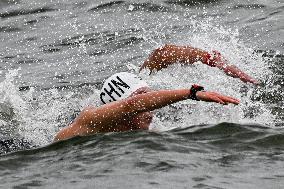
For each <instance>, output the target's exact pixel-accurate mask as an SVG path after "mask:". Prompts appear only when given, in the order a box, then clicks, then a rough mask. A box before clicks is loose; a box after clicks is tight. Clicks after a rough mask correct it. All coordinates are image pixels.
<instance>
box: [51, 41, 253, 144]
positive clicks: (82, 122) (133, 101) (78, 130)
mask: <svg viewBox="0 0 284 189" xmlns="http://www.w3.org/2000/svg"><path fill="white" fill-rule="evenodd" d="M196 61H201V62H202V63H204V64H207V65H209V66H212V67H217V68H219V69H221V70H223V71H224V72H225V73H226V74H228V75H229V76H232V77H236V78H239V79H241V80H242V81H243V82H249V83H253V84H258V81H257V80H255V79H253V78H252V77H250V76H249V75H247V74H245V73H244V72H243V71H241V70H240V69H238V68H237V67H236V66H232V65H229V64H228V63H227V61H226V60H225V59H224V58H223V57H222V56H221V55H220V53H218V52H216V51H215V52H213V53H211V54H210V53H208V52H206V51H203V50H200V49H197V48H193V47H189V46H175V45H165V46H164V47H161V48H158V49H156V50H154V51H153V53H152V54H151V55H150V56H149V58H148V59H146V61H145V62H144V64H143V65H142V66H141V69H140V70H142V69H144V68H148V69H149V70H150V71H151V73H152V72H153V71H154V70H157V71H159V70H161V69H162V68H166V67H167V66H168V65H171V64H174V63H177V62H179V63H182V64H193V63H194V62H196ZM98 98H99V99H100V103H101V105H100V106H99V107H95V106H88V107H86V108H84V109H83V110H82V111H81V112H80V114H79V115H78V116H77V117H76V119H75V120H74V121H73V122H72V123H71V124H70V125H69V126H67V127H65V128H63V129H62V130H60V131H59V132H58V133H57V135H56V136H55V139H54V141H55V142H56V141H60V140H66V139H69V138H72V137H75V136H87V135H93V134H96V133H105V132H122V131H132V130H148V129H149V126H150V124H151V122H152V118H153V113H152V112H151V111H153V110H156V109H159V108H162V107H165V106H167V105H170V104H173V103H176V102H179V101H183V100H197V101H205V102H215V103H220V104H222V105H227V104H235V105H238V104H239V102H240V101H239V100H238V99H236V98H233V97H230V96H225V95H222V94H219V93H217V92H210V91H206V90H204V88H203V87H201V86H198V85H192V87H191V88H190V89H174V90H158V91H154V90H152V89H151V88H150V87H149V86H148V84H147V83H146V82H145V81H143V80H142V79H141V78H139V77H138V76H137V75H135V74H131V73H127V72H121V73H117V74H114V75H112V76H111V77H109V78H108V79H107V80H106V81H105V82H104V85H103V87H102V89H101V93H100V96H99V97H98Z"/></svg>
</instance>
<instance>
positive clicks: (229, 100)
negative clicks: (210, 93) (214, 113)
mask: <svg viewBox="0 0 284 189" xmlns="http://www.w3.org/2000/svg"><path fill="white" fill-rule="evenodd" d="M215 95H216V96H218V98H220V99H221V100H222V101H224V102H225V103H226V104H228V103H231V104H235V105H238V104H239V103H240V100H238V99H236V98H234V97H230V96H225V95H221V94H218V93H215Z"/></svg>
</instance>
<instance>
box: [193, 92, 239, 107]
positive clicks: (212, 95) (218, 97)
mask: <svg viewBox="0 0 284 189" xmlns="http://www.w3.org/2000/svg"><path fill="white" fill-rule="evenodd" d="M196 97H197V99H199V100H201V101H205V102H216V103H220V104H223V105H227V104H235V105H238V104H239V103H240V101H239V100H238V99H236V98H233V97H230V96H225V95H222V94H219V93H216V92H210V91H198V92H197V93H196Z"/></svg>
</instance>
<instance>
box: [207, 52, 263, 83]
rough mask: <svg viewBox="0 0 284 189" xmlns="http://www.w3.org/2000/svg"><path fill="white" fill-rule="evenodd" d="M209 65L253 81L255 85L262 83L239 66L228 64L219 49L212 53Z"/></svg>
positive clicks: (241, 78) (246, 81) (245, 80)
mask: <svg viewBox="0 0 284 189" xmlns="http://www.w3.org/2000/svg"><path fill="white" fill-rule="evenodd" d="M209 65H211V66H214V67H215V66H216V67H217V68H219V69H220V70H223V71H224V72H225V73H226V74H227V75H229V76H231V77H234V78H239V79H240V80H241V81H243V82H245V83H252V84H255V85H258V84H260V82H259V81H257V80H256V79H254V78H252V77H251V76H249V75H248V74H246V73H244V72H243V71H242V70H240V69H239V68H238V67H237V66H234V65H230V64H228V61H227V60H226V59H225V58H224V57H222V56H221V54H220V53H219V52H218V51H213V56H212V55H211V57H210V59H209Z"/></svg>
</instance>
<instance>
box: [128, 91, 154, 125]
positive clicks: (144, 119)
mask: <svg viewBox="0 0 284 189" xmlns="http://www.w3.org/2000/svg"><path fill="white" fill-rule="evenodd" d="M150 91H152V90H151V89H150V88H149V87H142V88H140V89H137V90H136V91H135V92H134V93H132V94H131V95H130V97H131V96H135V95H138V94H143V93H148V92H150ZM153 116H154V114H153V113H152V112H143V113H139V114H137V115H136V116H134V117H133V118H132V120H131V123H132V125H133V126H134V127H135V128H137V129H144V130H148V129H149V126H150V124H151V122H152V119H153Z"/></svg>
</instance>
